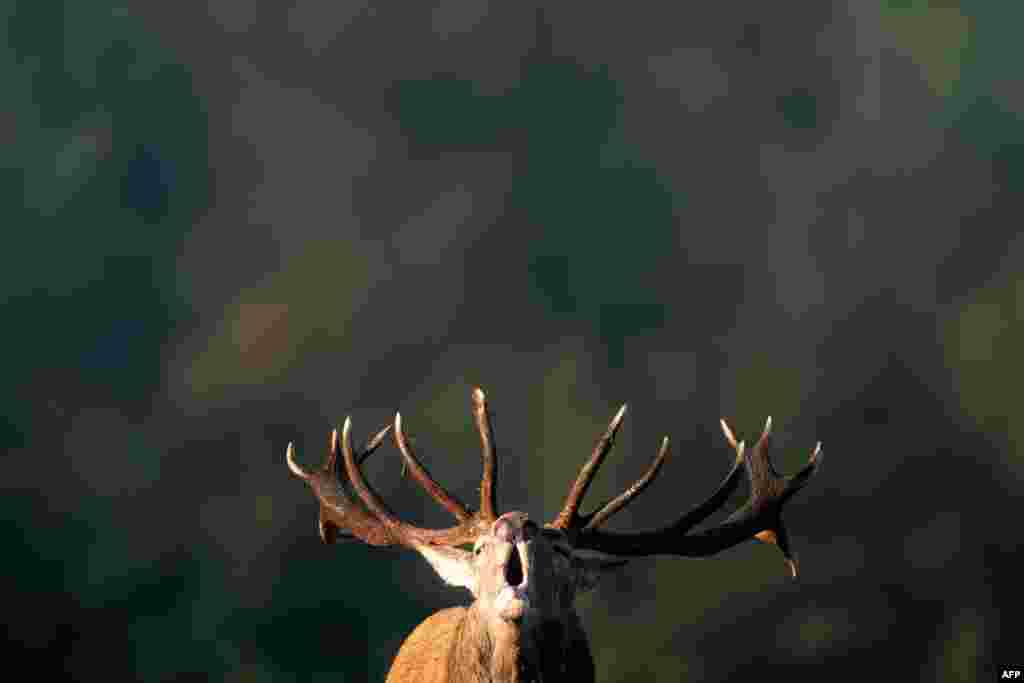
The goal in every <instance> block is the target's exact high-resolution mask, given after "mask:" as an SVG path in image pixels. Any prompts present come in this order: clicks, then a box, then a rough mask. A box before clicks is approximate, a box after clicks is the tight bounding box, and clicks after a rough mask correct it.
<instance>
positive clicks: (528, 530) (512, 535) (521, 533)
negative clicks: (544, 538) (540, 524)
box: [492, 512, 537, 543]
mask: <svg viewBox="0 0 1024 683" xmlns="http://www.w3.org/2000/svg"><path fill="white" fill-rule="evenodd" d="M536 529H537V525H536V524H534V523H533V522H531V521H530V519H529V518H528V517H527V516H526V513H525V512H506V513H505V514H503V515H502V516H501V517H498V519H497V520H495V522H494V526H493V527H492V530H493V532H494V536H495V537H496V538H497V539H498V540H499V541H503V542H505V543H517V542H519V541H529V540H530V539H531V538H532V537H533V536H534V534H535V532H536Z"/></svg>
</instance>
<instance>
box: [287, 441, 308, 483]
mask: <svg viewBox="0 0 1024 683" xmlns="http://www.w3.org/2000/svg"><path fill="white" fill-rule="evenodd" d="M284 459H285V461H287V463H288V469H290V470H291V471H292V474H294V475H295V476H296V477H298V478H299V479H302V480H303V481H309V477H310V474H309V473H308V472H306V470H304V469H302V466H301V465H299V463H297V462H295V444H293V443H291V442H289V443H288V450H287V451H285V453H284Z"/></svg>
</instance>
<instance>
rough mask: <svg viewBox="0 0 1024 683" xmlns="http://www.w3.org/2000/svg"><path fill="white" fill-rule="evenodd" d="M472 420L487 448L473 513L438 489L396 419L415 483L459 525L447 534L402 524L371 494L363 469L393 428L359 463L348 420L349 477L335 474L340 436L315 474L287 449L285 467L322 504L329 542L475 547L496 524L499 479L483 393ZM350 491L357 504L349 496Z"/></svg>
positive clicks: (344, 433) (323, 532)
mask: <svg viewBox="0 0 1024 683" xmlns="http://www.w3.org/2000/svg"><path fill="white" fill-rule="evenodd" d="M473 415H474V418H475V420H476V424H477V429H478V430H479V432H480V440H481V443H482V445H483V463H484V467H483V476H482V479H481V488H480V508H481V509H480V510H478V511H476V512H472V511H471V510H470V509H469V508H467V507H466V506H465V505H464V504H463V503H462V502H461V501H459V500H458V499H457V498H456V497H455V496H453V495H452V494H450V493H449V492H448V491H447V490H445V488H444V487H443V486H441V484H439V483H438V482H437V481H436V480H435V479H434V478H433V477H432V476H431V475H430V473H429V472H428V471H427V469H426V468H425V467H424V466H423V464H422V463H421V462H420V461H419V460H418V459H417V458H416V455H415V453H414V452H413V450H412V447H411V446H410V444H409V442H408V440H407V439H406V437H405V433H404V432H403V431H402V415H401V414H400V413H396V414H395V422H394V437H395V444H396V445H397V446H398V450H399V452H400V453H401V454H402V458H403V460H404V462H405V464H406V466H407V467H408V469H409V471H410V472H411V474H412V477H413V479H415V480H416V481H417V482H419V484H420V485H421V486H422V487H423V489H424V490H425V491H426V492H427V493H428V494H429V495H430V497H431V498H433V499H434V500H436V501H437V502H438V503H440V504H441V505H442V506H443V507H444V508H445V509H447V510H448V511H449V512H450V513H451V514H452V515H453V516H454V517H455V519H456V521H457V522H458V524H456V525H455V526H453V527H449V528H447V529H428V528H424V527H419V526H414V525H411V524H408V523H406V522H403V521H402V520H400V519H399V518H398V517H397V516H396V515H395V514H394V513H393V512H392V511H391V510H390V509H389V508H388V506H387V504H386V503H385V502H384V501H383V500H382V499H381V498H380V496H379V495H378V494H377V493H376V491H374V490H373V488H372V487H371V486H370V484H369V482H368V481H366V478H365V477H364V476H363V473H362V470H361V469H360V465H361V464H362V463H363V461H364V460H366V458H368V457H369V456H370V455H371V454H372V453H373V452H374V451H375V450H376V449H377V447H378V446H380V444H381V442H382V441H383V440H384V437H385V436H386V435H387V433H388V431H389V430H390V429H391V426H388V427H385V428H384V429H382V430H381V431H379V432H378V433H377V434H376V435H375V436H374V437H373V438H372V439H370V441H369V442H368V443H367V445H366V446H365V448H364V449H363V451H362V452H361V453H360V455H359V456H358V458H357V457H356V455H355V453H354V451H353V448H352V438H351V428H352V421H351V420H350V419H349V418H346V419H345V424H344V426H343V427H342V430H341V448H342V460H343V462H344V467H345V475H346V476H345V478H344V479H339V477H338V474H337V471H336V470H337V467H336V465H337V452H338V432H337V430H334V432H332V434H331V441H330V451H329V453H328V456H327V459H326V460H325V461H324V464H323V465H322V466H321V467H320V468H319V469H316V470H313V471H312V472H307V471H305V470H304V469H303V468H302V467H301V466H299V464H298V463H296V462H295V448H294V446H293V445H292V444H288V451H287V456H286V459H287V462H288V467H289V469H291V471H292V473H293V474H295V476H297V477H298V478H300V479H302V480H303V481H305V482H306V483H307V484H309V487H310V488H311V489H312V491H313V495H314V496H316V498H317V500H318V501H319V502H320V537H321V538H322V539H323V541H324V542H325V543H333V542H334V541H335V540H338V538H339V537H340V538H342V539H343V540H353V539H356V538H358V539H360V540H362V541H363V542H365V543H368V544H369V545H375V546H387V545H401V546H406V547H414V546H417V545H448V546H452V545H463V544H466V543H473V542H474V541H475V540H476V539H477V537H479V536H480V534H482V533H486V531H487V529H488V528H489V527H490V524H491V523H492V522H494V520H496V519H497V514H496V513H495V508H494V506H495V498H496V496H495V488H496V486H497V481H496V477H495V470H496V463H497V455H496V452H495V448H494V439H493V435H492V433H491V426H490V418H489V416H488V413H487V403H486V398H485V396H484V392H483V391H481V390H480V389H479V388H477V389H474V390H473ZM352 489H354V490H355V493H356V494H357V496H358V501H356V500H354V499H353V498H352V496H351V492H352Z"/></svg>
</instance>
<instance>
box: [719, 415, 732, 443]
mask: <svg viewBox="0 0 1024 683" xmlns="http://www.w3.org/2000/svg"><path fill="white" fill-rule="evenodd" d="M718 424H720V425H721V426H722V433H723V434H725V440H726V441H728V442H729V445H730V446H732V447H733V448H736V435H735V434H733V433H732V430H731V429H730V428H729V423H728V422H726V421H725V418H724V417H723V418H721V419H719V420H718Z"/></svg>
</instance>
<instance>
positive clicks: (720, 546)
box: [549, 406, 822, 577]
mask: <svg viewBox="0 0 1024 683" xmlns="http://www.w3.org/2000/svg"><path fill="white" fill-rule="evenodd" d="M625 408H626V407H625V406H623V407H622V408H621V409H620V410H619V412H618V413H617V414H616V415H615V417H614V418H612V421H611V424H610V425H609V426H608V429H607V430H605V433H604V434H603V435H602V437H601V438H600V439H599V440H598V442H597V445H596V446H595V447H594V452H593V455H591V457H590V459H589V460H588V461H587V462H586V463H585V464H584V465H583V467H582V468H581V470H580V474H579V476H578V477H577V478H576V481H575V483H574V484H573V486H572V488H571V489H570V491H569V495H568V497H567V498H566V502H565V506H564V508H563V509H562V511H561V512H560V513H559V515H558V516H557V517H556V518H555V520H554V521H553V522H552V523H551V524H550V525H549V526H552V527H556V528H559V529H563V530H565V531H567V532H568V533H570V534H571V535H572V537H573V542H574V544H575V546H576V547H577V548H580V549H589V550H597V551H600V552H604V553H607V554H609V555H618V556H624V557H625V556H644V555H682V556H686V557H702V556H707V555H713V554H715V553H717V552H719V551H722V550H725V549H726V548H729V547H732V546H734V545H736V544H738V543H741V542H743V541H746V540H747V539H750V538H756V539H758V540H760V541H762V542H765V543H773V544H775V545H777V546H778V547H779V550H781V551H782V554H783V556H784V557H785V559H786V564H787V566H788V567H789V570H790V572H791V573H792V575H793V576H794V577H796V575H797V562H796V559H795V558H794V557H793V554H792V552H791V550H790V545H789V536H788V534H787V533H786V527H785V525H784V524H783V522H782V506H783V505H784V504H785V503H786V501H787V500H789V498H790V497H791V496H792V495H793V494H794V493H796V492H797V491H799V490H800V489H801V488H803V487H804V486H806V484H807V482H808V481H809V480H810V478H811V476H812V475H813V474H814V473H815V472H816V471H817V468H818V466H819V465H820V464H821V460H822V457H821V443H820V442H819V443H818V445H817V446H816V447H815V449H814V452H813V453H812V454H811V457H810V461H809V462H808V464H807V465H805V466H804V467H803V469H801V470H800V472H798V473H797V474H795V475H793V476H790V477H781V476H779V474H778V473H777V472H776V471H775V468H774V467H772V464H771V460H770V458H769V456H768V450H769V446H770V443H771V425H772V421H771V418H770V417H769V418H768V421H767V422H766V423H765V428H764V432H763V433H762V434H761V438H760V439H758V441H757V444H756V445H755V446H754V448H753V450H752V452H749V453H748V452H747V450H746V447H745V444H744V443H743V442H740V443H737V442H736V437H735V436H733V433H732V430H731V429H729V425H728V424H727V423H726V422H725V420H722V421H721V426H722V432H723V433H724V434H725V438H726V440H727V441H728V442H729V444H730V445H731V446H732V448H733V450H734V451H735V452H736V459H735V461H734V462H733V466H732V468H731V469H730V470H729V472H728V474H726V475H725V479H724V480H723V481H722V483H721V484H720V485H719V486H718V488H717V489H716V490H715V492H714V493H712V494H711V495H710V496H709V497H708V498H707V499H706V500H705V501H704V502H702V503H701V504H700V505H698V506H696V507H695V508H693V509H692V510H690V511H689V512H686V513H685V514H683V515H681V516H680V517H679V518H678V519H676V520H675V521H674V522H672V523H671V524H668V525H667V526H664V527H662V528H660V529H657V530H654V531H644V532H634V533H620V532H613V531H602V530H600V529H599V527H600V526H601V525H603V524H604V523H605V522H607V521H608V519H610V518H611V517H612V515H614V514H615V513H617V512H618V511H619V510H622V509H623V508H624V507H626V505H627V504H628V503H630V502H631V501H632V500H634V499H635V498H636V496H637V495H638V494H639V493H640V492H642V491H643V490H644V489H645V488H646V487H647V486H648V485H649V484H650V483H651V482H652V481H653V480H654V478H655V477H656V476H657V474H658V471H659V470H660V469H661V465H662V464H663V463H664V460H665V457H666V455H667V453H668V437H665V439H664V440H663V441H662V444H661V449H660V450H659V452H658V455H657V457H656V458H655V459H654V462H653V463H652V464H651V466H650V468H649V469H648V471H647V472H646V473H645V474H644V476H643V477H641V478H640V479H639V480H638V481H637V482H636V483H635V484H633V485H632V486H630V487H629V488H628V489H626V491H624V492H623V493H622V494H620V495H619V496H617V497H616V498H614V499H612V500H611V501H609V502H608V503H605V504H604V505H603V506H601V507H600V508H599V509H598V510H597V512H595V513H592V514H590V515H579V514H577V510H578V508H579V505H580V502H581V500H582V498H583V494H584V493H586V490H587V488H588V487H589V486H590V482H591V480H592V479H593V477H594V475H595V474H596V473H597V470H598V468H599V467H600V465H601V462H602V461H603V460H604V457H605V455H607V453H608V451H609V450H610V449H611V447H612V442H613V440H614V437H615V434H616V432H617V431H618V428H619V425H620V423H621V420H622V416H623V414H624V413H625ZM741 464H742V465H744V466H745V469H746V472H747V475H748V476H749V477H750V498H749V500H748V501H747V502H746V504H745V505H743V507H741V508H740V509H738V510H737V511H736V512H734V513H733V514H732V515H730V516H729V517H728V518H727V519H725V520H724V521H723V522H722V523H721V524H718V525H716V526H714V527H711V528H709V529H705V530H702V531H698V532H694V533H689V532H690V530H691V529H692V528H693V527H695V526H696V525H698V524H700V523H701V522H703V521H704V520H705V519H707V518H708V517H709V516H710V515H711V514H712V513H714V512H715V511H716V510H717V509H718V508H720V507H721V506H722V505H723V504H724V503H725V501H726V500H728V498H729V496H730V495H732V493H733V492H734V491H735V490H736V487H737V486H738V485H739V481H740V478H741V468H740V465H741Z"/></svg>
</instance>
